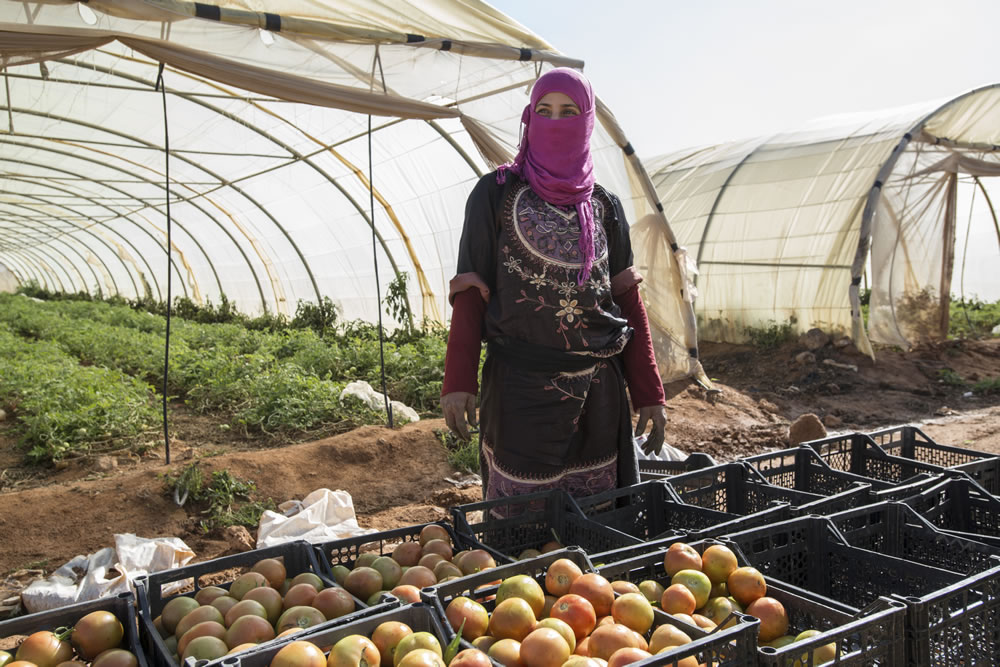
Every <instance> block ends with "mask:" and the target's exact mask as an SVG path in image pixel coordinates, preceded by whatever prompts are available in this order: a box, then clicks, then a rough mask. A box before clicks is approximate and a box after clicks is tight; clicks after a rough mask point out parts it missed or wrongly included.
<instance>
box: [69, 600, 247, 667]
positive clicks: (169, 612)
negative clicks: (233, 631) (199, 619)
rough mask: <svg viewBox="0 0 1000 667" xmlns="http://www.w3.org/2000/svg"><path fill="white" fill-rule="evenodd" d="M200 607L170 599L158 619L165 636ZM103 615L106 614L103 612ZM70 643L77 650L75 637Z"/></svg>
mask: <svg viewBox="0 0 1000 667" xmlns="http://www.w3.org/2000/svg"><path fill="white" fill-rule="evenodd" d="M226 597H228V596H226ZM223 599H225V597H219V598H216V599H215V600H212V606H213V607H216V608H218V605H217V604H216V602H217V601H218V600H223ZM234 604H235V603H234ZM200 606H201V605H200V604H198V601H197V600H195V599H194V598H191V597H187V596H185V595H181V596H178V597H175V598H171V599H170V600H169V601H168V602H167V604H165V605H163V613H162V614H160V619H162V623H163V629H164V630H166V631H167V634H171V635H172V634H174V631H175V630H176V629H177V624H178V623H179V622H180V620H181V619H182V618H184V617H185V616H187V615H188V613H190V612H192V611H194V610H195V609H197V608H198V607H200ZM220 611H221V609H220ZM95 613H97V612H95ZM104 613H108V612H104ZM222 613H223V614H225V613H226V612H224V611H223V612H222ZM115 620H117V619H115ZM80 621H81V622H82V621H83V619H80ZM79 625H80V623H77V626H79ZM119 625H121V624H120V623H119ZM88 632H90V631H89V630H88ZM74 635H75V633H74ZM88 636H89V635H88ZM70 641H72V642H73V643H74V644H76V645H77V647H78V648H79V646H80V645H79V643H77V640H76V638H75V637H74V638H71V639H70ZM107 648H111V647H110V646H108V647H107ZM97 653H100V651H97ZM97 653H94V654H93V655H86V656H84V658H85V659H87V660H92V659H93V658H96V657H97Z"/></svg>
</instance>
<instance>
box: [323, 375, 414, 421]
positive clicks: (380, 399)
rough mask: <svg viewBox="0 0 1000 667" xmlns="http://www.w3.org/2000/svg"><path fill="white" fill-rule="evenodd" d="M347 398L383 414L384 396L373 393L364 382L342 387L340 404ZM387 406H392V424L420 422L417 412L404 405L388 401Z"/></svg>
mask: <svg viewBox="0 0 1000 667" xmlns="http://www.w3.org/2000/svg"><path fill="white" fill-rule="evenodd" d="M347 396H353V397H355V398H357V399H359V400H361V401H362V402H364V404H365V405H367V406H368V407H369V408H371V409H372V410H378V411H380V412H385V394H382V393H379V392H377V391H375V389H374V388H373V387H372V386H371V385H370V384H368V383H367V382H365V381H364V380H356V381H354V382H351V383H350V384H349V385H347V386H346V387H344V389H343V391H341V392H340V400H341V402H343V400H344V398H345V397H347ZM389 404H390V405H391V406H392V417H393V422H394V423H397V424H406V423H408V422H418V421H420V415H418V414H417V411H416V410H414V409H413V408H411V407H410V406H408V405H406V404H405V403H400V402H399V401H389Z"/></svg>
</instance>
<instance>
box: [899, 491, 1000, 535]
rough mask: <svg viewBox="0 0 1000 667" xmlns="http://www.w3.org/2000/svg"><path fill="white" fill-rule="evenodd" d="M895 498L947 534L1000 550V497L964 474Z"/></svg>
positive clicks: (903, 492) (906, 492) (902, 493)
mask: <svg viewBox="0 0 1000 667" xmlns="http://www.w3.org/2000/svg"><path fill="white" fill-rule="evenodd" d="M894 497H896V498H898V499H899V500H900V502H903V503H905V504H906V505H909V506H910V507H912V508H913V509H914V510H915V511H916V512H917V513H918V514H920V515H921V516H922V517H924V518H925V519H927V520H928V521H930V522H931V523H933V524H934V525H935V526H937V527H938V528H940V529H941V530H942V531H944V532H946V533H949V534H953V535H957V536H960V537H966V538H968V539H972V540H976V541H977V542H982V543H984V544H988V545H990V546H993V547H1000V498H997V497H996V496H994V495H992V494H989V493H987V492H986V490H985V489H984V488H983V487H981V486H979V485H978V484H977V483H976V482H974V481H973V480H972V479H970V478H968V477H966V476H964V475H957V476H952V477H945V478H942V479H939V480H937V481H936V483H934V484H932V485H929V486H924V487H922V488H916V489H914V488H909V489H903V490H901V492H897V493H896V494H895V495H894Z"/></svg>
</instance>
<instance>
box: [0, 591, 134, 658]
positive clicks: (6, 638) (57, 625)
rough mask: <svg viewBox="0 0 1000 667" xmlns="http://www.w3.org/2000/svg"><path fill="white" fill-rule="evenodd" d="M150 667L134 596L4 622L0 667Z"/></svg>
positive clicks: (0, 628)
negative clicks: (65, 665)
mask: <svg viewBox="0 0 1000 667" xmlns="http://www.w3.org/2000/svg"><path fill="white" fill-rule="evenodd" d="M63 663H72V664H74V665H75V666H76V667H80V666H81V665H90V667H146V666H147V662H146V656H145V655H144V654H143V652H142V648H141V646H140V644H139V633H138V627H137V625H136V616H135V599H134V597H133V596H132V594H131V593H122V594H120V595H118V596H115V597H107V598H101V599H98V600H92V601H90V602H80V603H77V604H72V605H69V606H66V607H60V608H58V609H52V610H49V611H40V612H37V613H34V614H28V615H26V616H19V617H16V618H12V619H9V620H6V621H0V665H8V664H12V665H15V664H16V665H17V667H28V666H29V665H35V666H36V667H56V665H60V664H63Z"/></svg>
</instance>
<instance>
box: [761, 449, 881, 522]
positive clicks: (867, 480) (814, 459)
mask: <svg viewBox="0 0 1000 667" xmlns="http://www.w3.org/2000/svg"><path fill="white" fill-rule="evenodd" d="M742 461H744V462H745V463H747V464H748V465H750V466H752V467H753V468H754V469H755V470H756V471H757V472H759V473H760V474H761V476H762V477H763V478H764V479H765V480H766V481H767V482H768V483H769V484H774V485H775V486H783V487H785V488H787V489H795V490H796V491H805V492H807V493H814V494H816V495H820V496H825V497H832V496H836V495H838V494H841V493H845V492H849V491H850V490H851V489H854V488H858V486H859V485H862V484H867V485H869V487H870V488H871V490H872V492H877V491H879V490H882V489H891V488H893V487H894V486H895V482H892V481H888V480H883V479H876V478H872V477H865V476H864V475H861V474H857V473H854V472H852V471H845V470H839V469H835V468H832V467H831V466H830V464H829V463H827V462H826V461H825V460H824V459H823V458H822V457H821V456H820V455H819V454H818V453H817V452H816V451H815V450H814V449H812V448H810V447H805V446H799V447H792V448H789V449H781V450H778V451H775V452H767V453H765V454H757V455H755V456H748V457H746V458H744V459H742ZM857 500H858V502H859V503H862V504H864V503H863V499H862V498H858V499H857ZM843 509H847V508H843Z"/></svg>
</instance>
